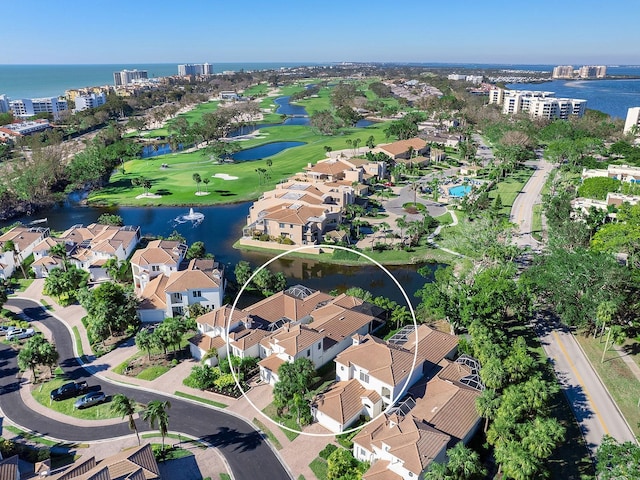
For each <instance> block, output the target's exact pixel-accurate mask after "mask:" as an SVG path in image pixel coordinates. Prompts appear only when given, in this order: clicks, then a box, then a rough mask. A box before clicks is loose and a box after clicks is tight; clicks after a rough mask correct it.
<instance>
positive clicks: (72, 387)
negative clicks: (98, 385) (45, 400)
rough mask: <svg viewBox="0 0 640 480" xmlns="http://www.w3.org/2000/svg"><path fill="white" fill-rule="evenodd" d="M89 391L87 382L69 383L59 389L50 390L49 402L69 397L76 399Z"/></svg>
mask: <svg viewBox="0 0 640 480" xmlns="http://www.w3.org/2000/svg"><path fill="white" fill-rule="evenodd" d="M88 391H89V385H87V382H84V381H82V382H69V383H65V384H64V385H62V386H61V387H60V388H56V389H55V390H51V394H50V396H51V400H65V399H67V398H71V397H77V396H78V395H82V394H83V393H87V392H88Z"/></svg>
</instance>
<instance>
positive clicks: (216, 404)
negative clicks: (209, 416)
mask: <svg viewBox="0 0 640 480" xmlns="http://www.w3.org/2000/svg"><path fill="white" fill-rule="evenodd" d="M173 394H174V395H175V396H176V397H182V398H188V399H190V400H195V401H196V402H200V403H205V404H207V405H212V406H214V407H218V408H227V406H228V405H225V404H224V403H221V402H216V401H214V400H209V399H207V398H201V397H197V396H195V395H191V394H189V393H185V392H181V391H179V390H176V391H175V392H173Z"/></svg>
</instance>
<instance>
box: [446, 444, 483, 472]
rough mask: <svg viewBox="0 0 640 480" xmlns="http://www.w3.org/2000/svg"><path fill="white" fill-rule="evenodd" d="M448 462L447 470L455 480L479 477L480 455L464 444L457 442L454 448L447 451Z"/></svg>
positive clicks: (480, 470)
mask: <svg viewBox="0 0 640 480" xmlns="http://www.w3.org/2000/svg"><path fill="white" fill-rule="evenodd" d="M447 455H448V457H449V462H448V463H447V468H448V469H449V472H450V473H451V475H452V476H453V478H454V479H456V480H466V479H469V478H473V477H475V476H476V475H479V474H480V473H481V472H482V464H481V463H480V455H478V453H477V452H474V451H473V450H471V449H470V448H467V447H465V446H464V443H462V442H458V443H457V444H456V446H455V447H453V448H451V449H449V450H448V451H447Z"/></svg>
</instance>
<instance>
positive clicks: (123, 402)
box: [111, 393, 140, 445]
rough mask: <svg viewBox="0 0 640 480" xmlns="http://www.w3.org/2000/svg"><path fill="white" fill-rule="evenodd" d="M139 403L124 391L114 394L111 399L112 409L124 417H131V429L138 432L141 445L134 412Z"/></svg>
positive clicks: (138, 435)
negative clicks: (123, 392)
mask: <svg viewBox="0 0 640 480" xmlns="http://www.w3.org/2000/svg"><path fill="white" fill-rule="evenodd" d="M136 406H137V403H136V401H135V400H133V399H132V398H129V397H127V396H126V395H124V394H122V393H118V394H117V395H114V396H113V400H111V411H112V412H113V413H115V414H117V415H122V418H124V417H128V418H129V430H131V431H132V432H136V437H137V438H138V445H140V434H139V433H138V427H137V426H136V421H135V419H134V418H133V414H134V413H136Z"/></svg>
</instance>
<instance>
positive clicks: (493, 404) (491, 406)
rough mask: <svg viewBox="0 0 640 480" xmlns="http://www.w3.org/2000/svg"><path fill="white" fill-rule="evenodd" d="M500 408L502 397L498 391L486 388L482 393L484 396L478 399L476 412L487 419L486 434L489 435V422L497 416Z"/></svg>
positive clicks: (485, 422)
mask: <svg viewBox="0 0 640 480" xmlns="http://www.w3.org/2000/svg"><path fill="white" fill-rule="evenodd" d="M498 406H500V397H499V396H498V394H497V393H496V391H495V390H493V389H491V388H485V389H484V390H483V391H482V395H480V396H479V397H478V398H476V410H477V411H478V415H480V416H481V417H484V419H485V421H484V432H485V433H487V428H489V420H491V419H492V418H493V417H494V416H495V414H496V410H497V409H498Z"/></svg>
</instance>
